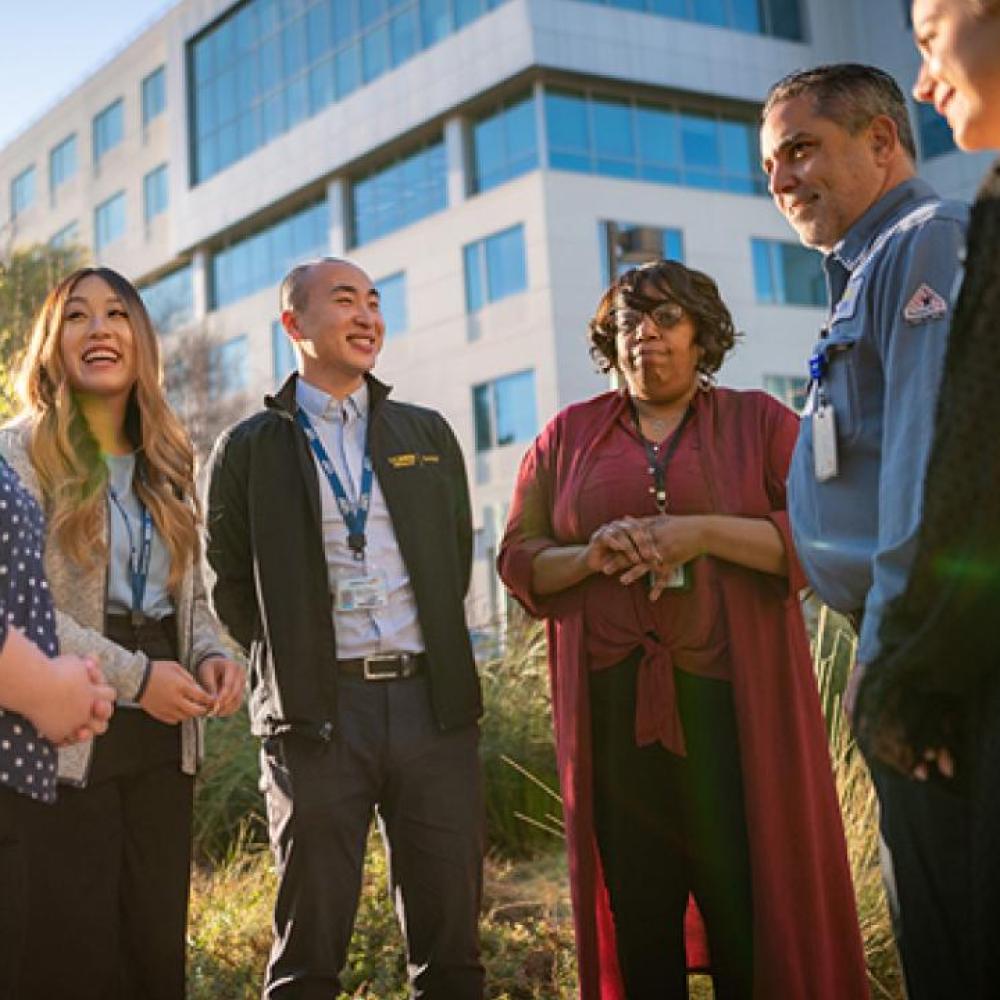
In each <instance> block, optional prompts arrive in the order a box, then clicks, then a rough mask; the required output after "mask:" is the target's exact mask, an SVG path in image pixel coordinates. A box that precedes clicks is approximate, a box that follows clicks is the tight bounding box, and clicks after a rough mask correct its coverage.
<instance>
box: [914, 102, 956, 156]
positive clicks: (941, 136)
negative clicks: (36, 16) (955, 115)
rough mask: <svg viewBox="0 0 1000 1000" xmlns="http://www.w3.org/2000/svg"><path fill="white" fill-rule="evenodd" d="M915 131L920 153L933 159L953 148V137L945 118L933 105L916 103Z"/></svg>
mask: <svg viewBox="0 0 1000 1000" xmlns="http://www.w3.org/2000/svg"><path fill="white" fill-rule="evenodd" d="M917 131H918V132H919V133H920V155H921V156H922V157H923V158H924V159H925V160H930V159H933V158H934V157H935V156H941V155H943V154H944V153H950V152H951V151H952V150H953V149H955V138H954V136H953V135H952V132H951V126H950V125H949V124H948V121H947V119H946V118H943V117H942V116H941V115H939V114H938V113H937V111H935V110H934V107H933V105H930V104H923V103H920V104H917Z"/></svg>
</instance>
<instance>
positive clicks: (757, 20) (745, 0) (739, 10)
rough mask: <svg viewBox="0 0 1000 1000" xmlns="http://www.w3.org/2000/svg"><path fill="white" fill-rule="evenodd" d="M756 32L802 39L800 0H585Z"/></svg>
mask: <svg viewBox="0 0 1000 1000" xmlns="http://www.w3.org/2000/svg"><path fill="white" fill-rule="evenodd" d="M589 2H590V3H598V4H607V5H609V6H611V7H620V8H623V9H626V10H641V11H646V12H647V13H650V14H659V15H660V16H662V17H676V18H680V19H682V20H685V21H698V22H700V23H701V24H711V25H717V26H719V27H725V28H735V29H736V30H737V31H747V32H751V33H753V34H757V35H776V36H777V37H779V38H790V39H794V40H797V41H798V40H801V39H802V37H803V36H802V17H801V13H800V11H799V3H800V0H589Z"/></svg>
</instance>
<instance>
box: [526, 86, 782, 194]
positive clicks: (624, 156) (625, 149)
mask: <svg viewBox="0 0 1000 1000" xmlns="http://www.w3.org/2000/svg"><path fill="white" fill-rule="evenodd" d="M545 114H546V125H547V133H548V141H549V165H550V166H552V167H554V168H556V169H562V170H579V171H585V172H587V173H598V174H606V175H609V176H612V177H640V178H642V179H643V180H649V181H655V182H657V183H661V184H687V185H690V186H692V187H704V188H713V189H716V190H722V191H738V192H743V193H747V194H763V193H766V185H765V183H764V181H763V178H762V177H760V176H759V174H760V171H759V168H758V166H757V163H758V159H759V157H758V155H757V149H758V146H757V124H756V122H755V121H752V120H751V118H750V116H749V115H748V117H747V120H745V121H741V120H737V119H730V118H725V119H724V118H721V117H718V116H713V115H708V114H705V113H703V112H693V111H687V110H685V109H683V108H674V107H670V106H657V105H653V104H648V103H642V104H637V103H635V102H631V101H626V100H610V99H606V98H596V97H590V96H588V95H586V94H572V93H568V92H565V91H555V92H547V93H546V95H545Z"/></svg>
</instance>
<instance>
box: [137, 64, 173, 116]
mask: <svg viewBox="0 0 1000 1000" xmlns="http://www.w3.org/2000/svg"><path fill="white" fill-rule="evenodd" d="M166 106H167V74H166V70H165V69H164V67H163V66H161V67H160V68H159V69H155V70H153V72H152V73H150V74H149V76H147V77H146V78H145V79H144V80H143V81H142V125H143V128H145V127H146V126H147V125H148V124H149V123H150V122H151V121H152V120H153V119H154V118H156V117H157V115H161V114H163V111H164V109H165V108H166Z"/></svg>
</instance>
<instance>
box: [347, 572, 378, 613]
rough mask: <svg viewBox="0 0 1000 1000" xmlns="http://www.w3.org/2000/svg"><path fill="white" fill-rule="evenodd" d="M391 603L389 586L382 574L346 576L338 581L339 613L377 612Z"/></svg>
mask: <svg viewBox="0 0 1000 1000" xmlns="http://www.w3.org/2000/svg"><path fill="white" fill-rule="evenodd" d="M388 603H389V585H388V583H387V582H386V579H385V576H384V575H383V574H382V573H368V574H365V575H364V576H362V575H360V574H359V575H358V576H344V577H340V578H339V579H338V580H337V593H336V597H335V607H336V609H337V610H338V611H377V610H378V609H379V608H384V607H385V606H386V605H387V604H388Z"/></svg>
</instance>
